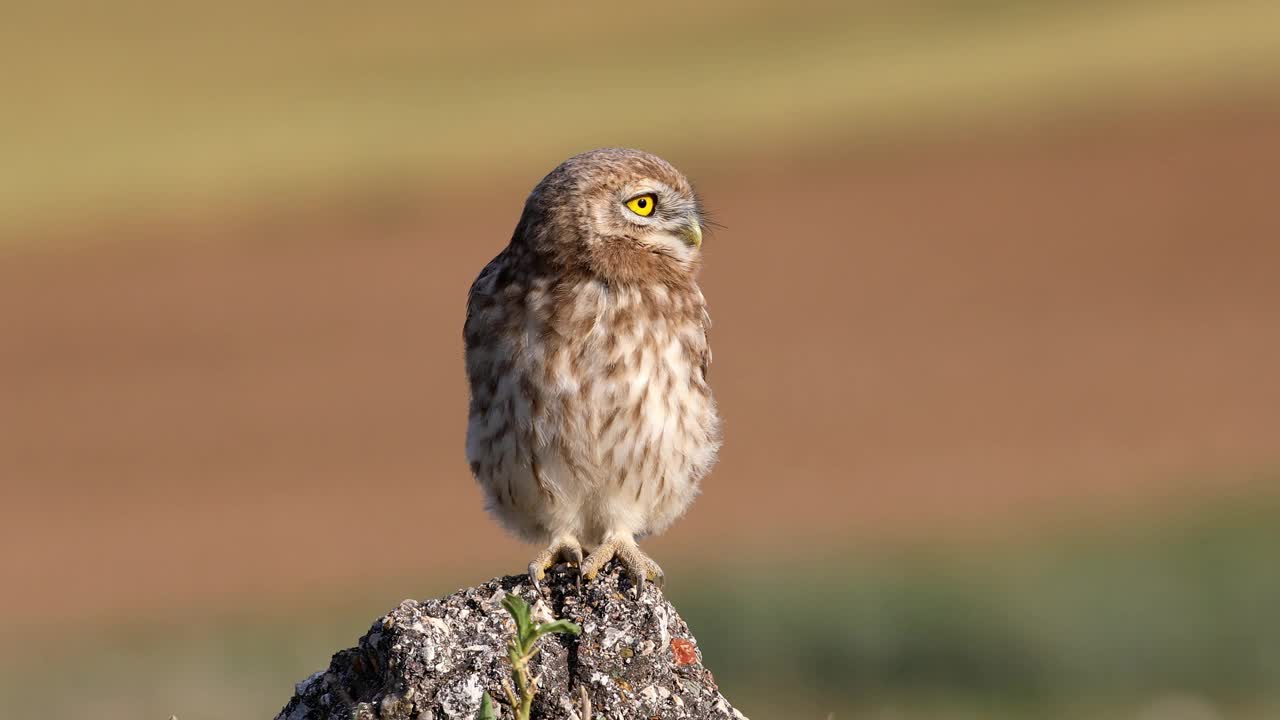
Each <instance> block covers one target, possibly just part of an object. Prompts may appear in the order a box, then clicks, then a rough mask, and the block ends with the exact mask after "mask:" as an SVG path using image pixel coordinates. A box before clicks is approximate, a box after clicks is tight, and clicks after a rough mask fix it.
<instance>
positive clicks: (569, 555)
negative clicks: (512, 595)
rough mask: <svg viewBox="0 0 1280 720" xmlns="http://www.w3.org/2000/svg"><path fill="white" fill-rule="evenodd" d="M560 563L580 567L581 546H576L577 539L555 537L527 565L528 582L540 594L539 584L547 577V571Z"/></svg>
mask: <svg viewBox="0 0 1280 720" xmlns="http://www.w3.org/2000/svg"><path fill="white" fill-rule="evenodd" d="M561 561H567V562H571V563H573V564H575V565H577V566H578V567H579V568H581V567H582V546H581V545H579V544H578V540H577V538H572V537H557V538H556V539H554V540H552V541H551V544H550V545H548V546H547V547H546V549H544V550H543V551H542V552H540V553H538V554H537V555H535V556H534V558H533V561H532V562H530V563H529V582H531V583H533V587H534V589H535V590H537V591H538V592H539V593H541V592H542V586H541V585H540V584H539V583H540V582H541V581H542V580H543V579H544V578H545V577H546V576H547V570H550V569H551V567H552V566H553V565H555V564H556V563H557V562H561Z"/></svg>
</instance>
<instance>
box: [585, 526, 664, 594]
mask: <svg viewBox="0 0 1280 720" xmlns="http://www.w3.org/2000/svg"><path fill="white" fill-rule="evenodd" d="M615 559H616V560H617V561H618V564H619V565H621V566H622V570H623V572H625V573H626V575H627V578H628V579H630V580H631V586H632V588H634V590H635V594H636V597H637V598H639V597H640V594H641V593H642V592H644V583H645V581H646V580H648V581H650V582H652V583H653V584H654V585H657V586H658V587H659V588H662V587H665V586H666V582H667V576H666V574H665V573H663V572H662V567H661V566H659V565H658V563H656V562H654V561H653V558H651V557H649V556H648V555H645V554H644V553H643V552H641V551H640V548H639V547H637V546H636V541H635V540H632V539H631V538H614V539H612V540H607V541H605V543H604V544H603V545H601V546H600V547H598V548H596V549H595V550H594V551H592V553H591V554H590V555H588V556H587V559H586V560H583V561H582V564H581V566H580V567H581V573H582V577H584V578H586V579H587V580H594V579H596V576H597V575H599V574H600V571H601V570H603V569H604V566H605V565H606V564H607V563H608V562H609V561H610V560H615Z"/></svg>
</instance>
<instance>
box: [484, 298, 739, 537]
mask: <svg viewBox="0 0 1280 720" xmlns="http://www.w3.org/2000/svg"><path fill="white" fill-rule="evenodd" d="M646 297H648V298H649V299H651V300H652V299H653V295H652V294H650V295H648V296H646ZM658 299H661V296H658ZM640 304H641V303H640V295H639V294H635V295H634V296H629V295H627V294H626V291H625V290H623V291H619V290H617V289H614V290H613V291H612V292H609V291H606V290H604V289H603V288H601V287H599V286H598V285H584V286H583V287H580V288H578V290H577V293H576V295H575V306H574V308H573V317H572V320H573V321H572V322H567V323H566V324H565V328H567V329H568V330H572V329H573V328H578V329H579V330H585V332H579V333H577V336H575V335H574V334H573V333H570V332H561V333H559V334H556V333H551V334H549V335H548V334H547V333H544V332H542V331H541V329H539V328H534V329H533V331H532V332H529V333H525V334H524V336H523V338H524V343H523V345H524V346H523V347H519V348H510V349H509V352H510V357H511V358H512V360H513V363H512V368H511V372H509V373H507V374H506V375H504V376H503V377H502V378H501V380H500V381H499V382H498V384H497V388H496V391H495V394H494V398H493V402H492V403H490V404H489V406H488V409H487V411H485V412H482V413H479V414H476V415H473V416H472V418H471V421H470V423H469V426H468V433H467V455H468V459H469V460H470V461H471V463H472V468H473V469H474V470H475V471H476V476H477V478H478V479H479V480H480V483H481V485H482V486H483V487H484V488H485V490H486V499H487V507H488V508H489V509H490V510H491V511H492V512H493V513H494V514H495V515H496V516H497V517H498V518H499V519H500V520H501V521H502V522H503V523H504V524H505V525H506V526H508V527H509V528H511V529H512V530H514V531H515V532H516V533H518V534H519V535H521V536H523V537H525V538H526V539H528V540H530V541H534V542H545V541H547V540H548V539H550V538H552V537H556V536H565V535H568V536H571V537H574V538H576V539H577V540H578V541H579V542H581V543H582V545H583V546H584V548H586V549H588V550H589V549H591V548H593V547H595V546H597V545H599V544H600V543H601V542H603V541H604V540H605V539H607V538H608V537H610V536H614V535H626V536H642V535H646V534H650V533H656V532H660V531H662V530H664V529H665V528H666V527H667V526H668V525H670V524H671V522H672V521H674V520H675V519H676V518H677V517H679V516H680V515H681V514H682V513H683V512H684V510H685V509H686V508H687V507H688V505H689V503H690V502H691V501H692V500H693V498H694V496H695V495H696V494H697V491H698V486H699V482H700V481H701V479H702V477H703V476H704V475H705V474H706V472H707V471H708V470H709V469H710V467H711V465H712V464H713V463H714V462H715V455H716V451H717V449H718V445H719V441H718V419H717V417H716V412H715V404H714V401H713V400H712V398H711V395H710V393H709V391H708V390H707V387H706V384H705V379H704V378H703V377H702V372H703V370H702V367H701V366H700V364H699V362H698V358H697V356H696V355H694V354H691V352H690V348H691V347H705V342H706V340H705V335H704V329H703V327H702V326H701V324H700V323H693V322H688V321H680V320H674V321H673V320H672V319H670V318H669V317H667V316H666V315H665V314H664V313H662V312H661V307H658V308H645V311H646V312H648V314H647V315H646V316H644V317H643V318H640V319H639V321H637V319H636V312H637V310H638V309H639V306H640ZM684 316H685V317H687V314H685V315H684Z"/></svg>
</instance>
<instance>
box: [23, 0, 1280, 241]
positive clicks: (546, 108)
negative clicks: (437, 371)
mask: <svg viewBox="0 0 1280 720" xmlns="http://www.w3.org/2000/svg"><path fill="white" fill-rule="evenodd" d="M1277 27H1280V5H1277V4H1276V3H1275V2H1271V1H1269V0H1223V1H1221V2H1202V1H1201V2H1197V1H1194V0H1108V1H1103V0H1089V1H1088V2H1066V1H1064V0H1036V1H1034V2H1007V1H1006V0H966V1H965V2H952V1H949V0H910V1H909V2H886V1H884V0H859V1H858V2H849V3H830V2H825V1H819V0H801V1H800V2H788V3H775V2H763V1H761V0H751V1H750V2H726V1H725V0H716V1H715V2H703V3H697V4H694V5H690V4H688V3H680V2H674V1H673V0H658V1H656V2H655V1H651V2H647V3H645V4H644V6H643V7H642V8H633V7H629V6H626V5H621V6H612V7H606V6H602V5H600V4H598V3H591V2H584V1H582V0H577V1H575V2H565V3H555V4H553V5H549V6H548V5H538V4H528V3H499V4H484V5H475V6H471V5H466V4H458V3H448V4H440V3H429V2H411V1H409V0H394V1H393V2H386V3H379V4H378V5H377V7H376V8H369V7H365V6H363V5H358V4H351V3H340V2H330V1H326V2H299V1H298V0H287V1H285V2H273V3H267V4H262V3H250V2H246V0H231V1H229V2H220V3H205V2H193V1H192V0H176V1H174V2H167V3H157V2H154V0H119V1H117V2H112V3H109V4H88V5H86V4H84V3H79V2H72V1H71V0H45V1H43V2H31V1H29V0H28V1H25V2H24V1H22V0H19V1H18V2H15V3H11V4H10V5H9V6H7V7H6V10H5V22H3V23H0V87H3V88H9V89H10V92H9V95H10V97H11V102H8V103H6V107H5V111H4V112H3V113H0V157H3V158H4V159H5V172H3V173H0V240H3V239H4V238H5V237H6V236H8V239H9V241H10V242H19V241H22V240H23V239H26V240H27V241H30V240H31V239H32V238H33V237H35V236H38V235H39V233H33V232H32V230H31V228H33V227H34V228H37V229H39V228H41V227H44V226H46V225H47V224H48V223H49V222H50V221H54V222H56V223H59V224H62V225H72V226H76V225H84V224H87V223H88V222H89V221H90V220H92V219H96V218H99V217H100V216H102V215H104V214H105V215H117V216H118V215H125V216H130V215H131V214H134V213H139V212H141V213H149V212H151V211H154V210H155V209H156V208H157V207H161V208H170V209H172V208H188V209H191V208H201V207H203V206H205V205H207V204H208V203H209V202H210V201H211V199H216V200H239V201H243V200H245V199H246V198H249V199H261V198H266V197H269V198H278V199H284V200H298V199H299V198H306V197H309V196H312V195H314V194H315V193H318V192H320V193H323V192H338V193H342V192H346V191H347V189H349V188H351V187H353V186H355V187H359V186H364V185H368V184H370V183H374V184H382V185H385V184H388V183H392V184H397V185H398V184H404V183H409V182H413V183H423V182H430V183H433V184H437V185H445V186H456V185H459V184H461V185H474V184H476V183H489V182H492V179H493V178H494V177H495V176H496V177H499V178H501V179H502V180H504V181H508V182H514V183H517V184H519V183H524V182H526V181H527V178H528V176H530V175H533V174H535V173H539V172H543V171H545V166H546V164H547V162H548V158H549V157H562V156H567V155H569V154H571V153H572V152H575V151H579V150H581V149H583V148H587V147H594V146H600V145H615V144H631V145H635V144H640V145H644V146H645V147H648V148H651V149H654V150H659V151H663V152H667V153H671V152H678V153H680V154H681V155H683V156H686V157H688V156H694V155H697V156H701V157H726V156H727V157H734V156H737V155H740V154H742V153H744V152H745V153H747V154H748V155H750V154H752V153H753V152H757V151H760V150H765V151H769V150H771V149H778V148H789V149H792V150H794V149H805V150H808V151H817V152H819V153H823V152H825V151H826V149H827V148H828V147H829V146H830V145H831V143H833V142H834V143H836V144H846V143H850V142H853V143H865V142H867V141H868V140H869V139H874V138H880V137H903V136H905V137H914V136H917V135H919V134H920V133H921V132H938V133H949V134H953V135H954V134H961V135H963V134H964V133H965V132H966V131H967V130H968V129H970V128H973V127H982V126H986V125H989V124H991V123H993V122H998V123H1014V122H1016V121H1019V120H1021V121H1033V122H1040V121H1043V120H1044V119H1045V118H1057V119H1058V120H1059V121H1061V119H1062V116H1063V115H1064V114H1067V115H1068V116H1069V115H1070V114H1071V113H1080V112H1095V111H1099V110H1101V111H1103V112H1104V113H1105V112H1108V111H1113V110H1114V109H1115V108H1117V107H1120V108H1141V107H1144V106H1146V105H1148V104H1150V103H1152V102H1157V101H1162V100H1166V99H1169V98H1175V99H1182V98H1187V97H1198V96H1202V95H1206V94H1207V95H1224V94H1225V95H1234V94H1237V93H1241V92H1246V93H1254V92H1258V91H1264V92H1266V91H1267V88H1270V87H1274V85H1275V83H1276V82H1277V81H1280V42H1277V34H1276V33H1277V31H1276V30H1275V28H1277Z"/></svg>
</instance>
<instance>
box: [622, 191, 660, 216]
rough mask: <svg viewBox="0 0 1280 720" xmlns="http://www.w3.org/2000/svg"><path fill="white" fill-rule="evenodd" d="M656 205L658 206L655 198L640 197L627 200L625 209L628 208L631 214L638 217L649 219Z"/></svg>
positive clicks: (650, 196)
mask: <svg viewBox="0 0 1280 720" xmlns="http://www.w3.org/2000/svg"><path fill="white" fill-rule="evenodd" d="M657 204H658V201H657V198H655V197H654V196H652V195H640V196H637V197H633V198H631V199H630V200H628V201H627V208H629V209H630V210H631V212H633V213H635V214H637V215H639V216H640V217H649V216H650V215H652V214H653V208H654V207H655V206H657Z"/></svg>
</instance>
